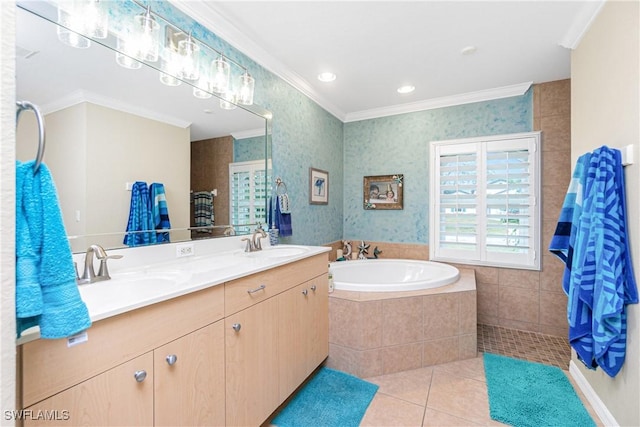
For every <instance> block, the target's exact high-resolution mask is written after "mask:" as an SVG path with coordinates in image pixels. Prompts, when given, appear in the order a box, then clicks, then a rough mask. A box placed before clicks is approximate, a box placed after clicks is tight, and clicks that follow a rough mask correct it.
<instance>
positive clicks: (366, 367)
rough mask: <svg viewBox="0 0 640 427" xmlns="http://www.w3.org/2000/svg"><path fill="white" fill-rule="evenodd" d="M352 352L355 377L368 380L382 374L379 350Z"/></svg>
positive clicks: (380, 352)
mask: <svg viewBox="0 0 640 427" xmlns="http://www.w3.org/2000/svg"><path fill="white" fill-rule="evenodd" d="M354 352H355V354H354V364H355V365H356V367H355V375H357V376H358V377H360V378H368V377H376V376H378V375H383V374H384V369H383V367H384V364H383V359H382V351H381V349H374V350H364V351H357V350H355V351H354Z"/></svg>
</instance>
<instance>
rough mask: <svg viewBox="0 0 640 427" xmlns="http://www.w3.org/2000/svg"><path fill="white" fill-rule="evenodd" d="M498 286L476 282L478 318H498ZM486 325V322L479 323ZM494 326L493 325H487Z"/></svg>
mask: <svg viewBox="0 0 640 427" xmlns="http://www.w3.org/2000/svg"><path fill="white" fill-rule="evenodd" d="M499 288H500V287H499V285H495V284H493V283H482V282H476V295H477V298H478V316H488V317H492V318H497V317H498V294H499ZM479 323H486V322H479ZM489 324H490V325H495V323H489Z"/></svg>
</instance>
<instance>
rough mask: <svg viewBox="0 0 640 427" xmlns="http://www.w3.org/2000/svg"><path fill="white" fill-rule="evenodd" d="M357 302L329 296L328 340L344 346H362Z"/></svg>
mask: <svg viewBox="0 0 640 427" xmlns="http://www.w3.org/2000/svg"><path fill="white" fill-rule="evenodd" d="M360 304H361V303H359V302H355V301H349V300H344V299H340V298H329V342H330V343H333V344H338V345H342V346H345V347H352V348H356V347H362V346H361V345H360V343H361V332H360V331H361V329H362V326H361V322H360V318H361V316H360Z"/></svg>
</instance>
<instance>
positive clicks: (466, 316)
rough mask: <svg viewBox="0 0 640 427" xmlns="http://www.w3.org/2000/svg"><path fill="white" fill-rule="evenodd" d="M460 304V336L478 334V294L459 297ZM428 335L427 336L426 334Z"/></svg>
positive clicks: (467, 293)
mask: <svg viewBox="0 0 640 427" xmlns="http://www.w3.org/2000/svg"><path fill="white" fill-rule="evenodd" d="M458 298H459V304H460V323H459V326H460V327H459V329H458V334H461V335H462V334H474V335H475V334H476V333H477V319H478V302H477V296H476V292H463V293H460V294H459V295H458ZM425 335H426V334H425Z"/></svg>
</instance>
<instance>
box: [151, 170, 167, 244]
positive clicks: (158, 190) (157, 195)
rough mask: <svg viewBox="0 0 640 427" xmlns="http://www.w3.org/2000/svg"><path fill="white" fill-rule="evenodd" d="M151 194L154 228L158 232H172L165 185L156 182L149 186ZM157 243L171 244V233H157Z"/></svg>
mask: <svg viewBox="0 0 640 427" xmlns="http://www.w3.org/2000/svg"><path fill="white" fill-rule="evenodd" d="M149 193H150V196H151V207H152V213H153V224H154V226H155V227H154V228H155V229H156V230H170V229H171V221H170V220H169V207H168V206H167V197H166V195H165V193H164V185H163V184H160V183H158V182H154V183H153V184H151V185H150V186H149ZM156 241H157V242H158V243H163V242H170V241H171V240H170V238H169V233H168V232H158V233H156Z"/></svg>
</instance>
